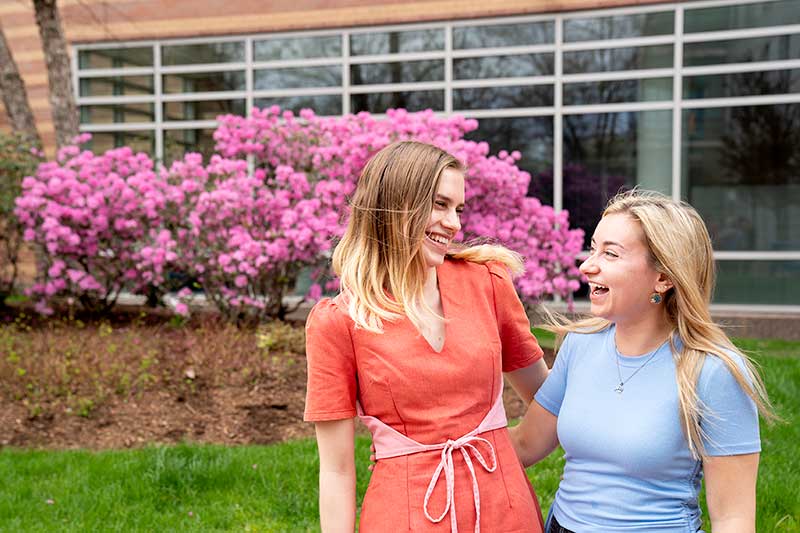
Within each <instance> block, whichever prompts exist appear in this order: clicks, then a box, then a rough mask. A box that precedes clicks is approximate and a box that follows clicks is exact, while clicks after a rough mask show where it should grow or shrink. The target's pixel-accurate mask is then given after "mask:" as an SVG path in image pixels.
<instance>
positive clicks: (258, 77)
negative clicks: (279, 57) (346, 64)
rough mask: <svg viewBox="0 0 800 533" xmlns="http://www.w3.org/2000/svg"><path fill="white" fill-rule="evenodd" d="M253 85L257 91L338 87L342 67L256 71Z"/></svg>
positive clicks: (340, 80) (340, 82)
mask: <svg viewBox="0 0 800 533" xmlns="http://www.w3.org/2000/svg"><path fill="white" fill-rule="evenodd" d="M253 84H254V86H255V89H256V90H257V91H259V90H269V89H293V88H303V87H338V86H341V85H342V67H341V66H339V65H332V66H325V67H301V68H274V69H266V70H256V71H255V72H254V73H253Z"/></svg>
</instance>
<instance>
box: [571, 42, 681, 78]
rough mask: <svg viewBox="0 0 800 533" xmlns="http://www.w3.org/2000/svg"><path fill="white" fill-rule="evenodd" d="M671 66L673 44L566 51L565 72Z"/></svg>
mask: <svg viewBox="0 0 800 533" xmlns="http://www.w3.org/2000/svg"><path fill="white" fill-rule="evenodd" d="M670 67H672V45H671V44H666V45H656V46H637V47H630V48H605V49H601V50H577V51H574V52H564V73H565V74H581V73H586V72H609V71H617V70H641V69H648V68H670Z"/></svg>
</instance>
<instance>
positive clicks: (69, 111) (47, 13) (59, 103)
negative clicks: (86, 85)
mask: <svg viewBox="0 0 800 533" xmlns="http://www.w3.org/2000/svg"><path fill="white" fill-rule="evenodd" d="M33 8H34V10H35V12H36V25H37V26H38V27H39V35H40V37H41V39H42V49H43V50H44V58H45V62H46V64H47V77H48V81H49V84H50V107H51V109H52V113H53V125H54V126H55V130H56V144H57V145H58V147H59V148H61V147H62V146H66V145H68V144H70V142H72V139H73V138H74V137H75V136H76V135H77V134H78V109H77V106H76V105H75V94H74V93H73V89H72V69H71V66H70V60H69V54H67V41H66V39H65V38H64V30H63V28H62V25H61V16H60V15H59V12H58V6H57V5H56V0H33Z"/></svg>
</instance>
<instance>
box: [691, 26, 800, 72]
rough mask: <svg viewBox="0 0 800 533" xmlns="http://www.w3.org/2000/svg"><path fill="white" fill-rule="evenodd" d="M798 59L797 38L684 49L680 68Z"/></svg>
mask: <svg viewBox="0 0 800 533" xmlns="http://www.w3.org/2000/svg"><path fill="white" fill-rule="evenodd" d="M797 58H800V34H794V35H778V36H776V37H754V38H751V39H731V40H727V41H707V42H703V43H686V44H684V45H683V64H684V65H685V66H687V67H696V66H702V65H718V64H724V63H750V62H753V61H779V60H782V59H797Z"/></svg>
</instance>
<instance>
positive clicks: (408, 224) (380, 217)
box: [333, 141, 522, 333]
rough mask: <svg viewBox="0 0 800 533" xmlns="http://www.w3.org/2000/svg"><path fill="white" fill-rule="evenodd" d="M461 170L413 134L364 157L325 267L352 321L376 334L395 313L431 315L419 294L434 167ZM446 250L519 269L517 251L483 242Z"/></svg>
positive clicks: (417, 318) (416, 319)
mask: <svg viewBox="0 0 800 533" xmlns="http://www.w3.org/2000/svg"><path fill="white" fill-rule="evenodd" d="M448 168H451V169H455V170H457V171H460V172H463V171H464V167H463V165H462V164H461V163H460V162H459V161H458V160H457V159H456V158H455V157H453V156H452V155H450V154H448V153H447V152H445V151H444V150H441V149H440V148H437V147H435V146H433V145H430V144H424V143H420V142H415V141H400V142H395V143H392V144H390V145H388V146H386V147H385V148H383V149H382V150H380V151H379V152H378V153H376V154H375V155H374V156H373V157H372V158H371V159H370V160H369V161H368V162H367V164H366V166H365V167H364V170H363V171H362V173H361V177H360V178H359V180H358V186H357V187H356V191H355V194H354V196H353V199H352V201H351V214H350V220H349V222H348V224H347V229H346V230H345V233H344V236H343V237H342V240H341V241H340V242H339V244H338V245H337V246H336V249H335V250H334V251H333V269H334V271H335V272H336V274H337V275H338V276H339V280H340V290H341V292H342V293H343V294H345V295H346V297H347V302H348V303H347V305H348V313H349V315H350V317H351V318H352V319H353V321H354V322H355V324H356V326H357V327H360V328H363V329H365V330H368V331H372V332H376V333H381V332H382V331H383V321H384V320H389V321H391V320H396V319H398V318H400V317H402V316H407V317H408V319H409V320H410V321H411V322H412V323H413V324H414V325H415V326H416V327H417V328H420V326H421V324H422V322H423V316H424V315H425V314H434V315H435V313H434V312H433V310H432V309H430V307H429V306H427V305H426V304H425V301H424V299H423V296H422V290H423V286H424V284H425V274H426V265H425V260H424V258H423V256H422V253H421V248H422V242H423V239H424V238H425V228H426V226H427V225H428V221H429V219H430V215H431V210H432V209H433V199H434V195H435V194H436V190H437V189H438V187H439V181H440V179H441V176H442V173H443V172H444V171H445V170H446V169H448ZM448 256H450V257H454V258H457V259H464V260H467V261H473V262H476V263H485V262H487V261H501V262H503V263H505V264H506V265H507V266H508V267H509V268H510V269H511V270H512V271H513V272H515V273H519V272H521V271H522V260H521V258H520V256H519V255H518V254H516V253H515V252H512V251H511V250H508V249H506V248H503V247H501V246H493V245H488V244H483V245H478V246H463V245H462V246H458V245H457V246H455V247H454V250H453V252H452V253H448Z"/></svg>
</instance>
